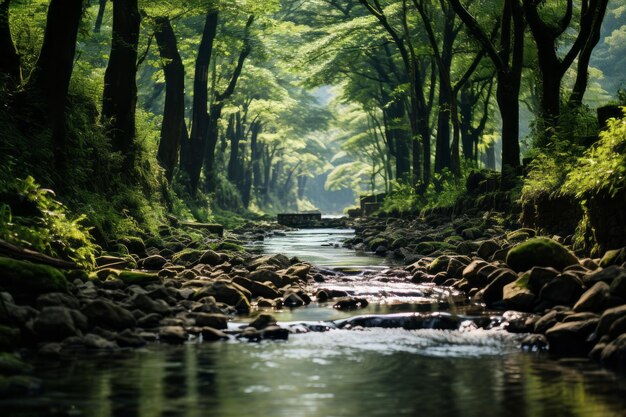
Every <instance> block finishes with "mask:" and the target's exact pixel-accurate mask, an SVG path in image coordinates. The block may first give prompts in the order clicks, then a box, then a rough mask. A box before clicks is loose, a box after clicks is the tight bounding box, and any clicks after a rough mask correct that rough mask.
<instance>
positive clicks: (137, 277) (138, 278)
mask: <svg viewBox="0 0 626 417" xmlns="http://www.w3.org/2000/svg"><path fill="white" fill-rule="evenodd" d="M118 278H119V279H120V280H122V281H123V282H124V284H126V285H145V284H154V283H159V282H161V280H160V278H159V276H158V275H157V274H149V273H147V272H140V271H122V272H120V274H119V275H118Z"/></svg>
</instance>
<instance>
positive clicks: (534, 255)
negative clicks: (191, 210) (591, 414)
mask: <svg viewBox="0 0 626 417" xmlns="http://www.w3.org/2000/svg"><path fill="white" fill-rule="evenodd" d="M354 227H355V228H356V230H357V235H356V237H355V238H353V239H351V240H350V241H348V242H346V244H347V245H349V246H352V247H355V248H356V249H361V250H371V251H373V252H376V253H377V254H379V255H380V256H390V257H393V258H396V259H399V260H402V261H404V262H405V263H406V264H407V265H406V266H398V267H388V268H386V269H384V270H378V271H370V272H368V273H366V274H363V273H361V272H360V271H349V270H344V271H342V270H340V269H339V270H330V269H325V268H319V267H316V266H314V265H310V264H308V263H305V262H301V261H300V260H299V259H297V258H291V259H290V258H287V257H286V256H284V255H280V254H276V255H253V254H250V253H248V252H246V251H245V250H244V249H243V246H242V245H243V244H245V243H246V242H248V241H255V240H256V241H258V240H263V239H265V238H267V237H270V236H276V235H281V234H282V233H283V232H282V231H280V230H276V226H275V225H266V226H259V225H249V226H248V227H245V228H242V229H240V230H237V231H235V232H237V234H234V235H231V236H229V237H227V239H215V238H214V237H212V236H210V235H208V234H206V235H205V236H203V237H202V238H201V239H197V238H196V239H190V238H186V237H185V235H184V233H176V235H169V233H163V234H162V236H158V237H154V236H144V239H138V238H135V239H125V240H123V241H120V242H118V246H117V249H118V253H119V248H120V245H121V246H123V247H124V249H126V250H127V251H128V255H125V256H120V255H119V254H116V255H108V256H102V257H101V258H99V259H98V260H97V261H98V269H97V270H96V271H94V272H91V273H87V272H84V271H60V270H58V269H55V268H52V267H48V266H42V265H34V264H30V263H27V262H22V261H15V260H10V259H0V280H1V281H0V287H1V288H2V292H1V294H0V300H1V304H0V319H1V323H2V326H0V346H1V347H2V350H3V351H5V352H8V353H3V354H1V356H0V358H1V359H0V372H1V374H2V375H3V376H1V377H0V394H2V395H3V396H7V395H22V394H28V393H32V392H37V390H38V389H39V388H40V384H39V382H38V380H37V378H36V375H35V377H33V376H30V375H29V374H28V370H29V366H28V364H27V363H28V361H29V357H31V356H33V355H36V356H38V357H44V356H49V357H58V356H60V355H64V354H68V353H69V354H71V353H72V352H76V351H77V350H80V351H83V350H96V351H102V350H104V351H107V350H110V351H113V350H120V349H133V348H137V347H142V346H145V345H146V344H155V343H166V344H183V343H187V342H196V343H207V342H216V341H220V340H239V341H241V342H257V341H261V340H285V339H287V338H289V335H290V334H293V333H302V332H313V331H315V332H317V331H328V330H331V329H343V330H347V329H351V330H361V329H364V328H369V327H377V328H404V329H408V330H414V329H447V330H455V329H459V328H467V327H468V326H470V327H472V328H483V329H491V328H501V329H507V330H508V331H509V332H514V333H528V335H527V336H526V337H525V338H524V340H523V342H522V345H523V346H524V347H525V348H526V349H529V350H542V349H547V348H548V347H549V349H550V351H551V352H553V353H555V354H557V355H577V356H586V355H589V356H590V357H592V358H593V359H594V360H596V361H598V362H600V363H602V364H603V365H605V366H608V367H611V368H613V369H620V370H623V369H624V366H625V364H626V359H625V358H626V335H625V334H624V332H625V331H626V290H625V289H626V269H625V268H624V262H625V261H626V259H625V258H626V250H624V249H622V250H617V251H612V252H608V253H607V254H606V255H605V256H604V257H603V258H602V259H584V258H583V259H581V258H579V257H577V256H575V255H574V254H573V253H572V252H571V251H570V250H569V249H568V248H567V247H566V246H565V245H563V239H560V238H558V237H554V239H552V238H547V237H537V236H536V233H535V231H533V230H531V229H519V230H510V228H509V227H507V225H506V224H503V222H501V221H500V220H499V219H498V218H496V217H490V216H489V215H485V216H483V217H479V218H461V219H457V220H455V221H453V222H452V223H450V222H449V221H448V222H446V219H444V218H438V217H433V218H430V219H419V220H412V221H406V220H384V221H381V220H380V219H374V220H362V221H357V222H356V223H355V224H354ZM507 229H508V231H507ZM209 248H212V249H209ZM357 279H358V280H359V282H360V283H361V286H360V288H369V289H370V290H368V291H360V292H358V291H354V287H353V286H351V285H350V284H351V282H353V281H354V280H357ZM364 282H365V283H366V284H363V283H364ZM393 291H401V292H402V293H403V295H404V296H405V297H406V296H407V294H409V295H410V296H411V297H414V298H413V299H412V300H411V303H410V307H409V308H408V311H407V308H406V306H405V307H402V306H400V307H399V310H400V312H399V313H397V314H376V312H375V311H374V312H372V311H371V310H370V309H369V308H370V307H371V305H372V304H380V303H381V298H382V297H384V298H385V300H386V302H389V300H390V299H391V300H392V301H391V304H393ZM405 300H406V299H405ZM420 300H422V301H423V302H420ZM433 300H436V303H434V302H433ZM312 302H313V303H318V304H319V303H321V304H324V305H332V306H333V307H334V308H335V309H336V310H340V311H343V310H352V311H363V314H355V315H353V316H352V317H349V318H345V319H341V320H323V321H316V322H300V323H281V322H277V320H276V318H275V317H274V316H275V315H276V316H278V313H279V312H280V311H283V310H285V309H292V308H299V307H303V306H306V305H309V304H310V303H312ZM368 306H370V307H368ZM420 306H421V307H420ZM451 307H453V308H451ZM441 308H445V309H447V310H448V311H444V312H441V311H433V310H439V309H441ZM259 311H262V312H263V314H258V312H259ZM250 313H255V314H254V318H250V317H251V316H250ZM387 313H388V312H387Z"/></svg>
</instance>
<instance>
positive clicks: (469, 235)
mask: <svg viewBox="0 0 626 417" xmlns="http://www.w3.org/2000/svg"><path fill="white" fill-rule="evenodd" d="M482 235H483V232H482V230H480V229H479V228H477V227H469V228H467V229H464V230H463V231H461V237H463V239H465V240H476V239H478V238H480V237H481V236H482Z"/></svg>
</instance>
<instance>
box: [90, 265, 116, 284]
mask: <svg viewBox="0 0 626 417" xmlns="http://www.w3.org/2000/svg"><path fill="white" fill-rule="evenodd" d="M119 274H120V271H118V270H117V269H113V268H103V269H99V270H98V271H96V272H95V274H90V275H89V279H96V280H98V281H104V280H106V279H107V278H108V277H110V276H114V277H117V276H118V275H119Z"/></svg>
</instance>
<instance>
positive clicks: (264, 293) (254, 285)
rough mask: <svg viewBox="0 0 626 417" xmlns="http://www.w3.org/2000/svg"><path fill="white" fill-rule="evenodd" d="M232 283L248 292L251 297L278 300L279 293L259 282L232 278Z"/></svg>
mask: <svg viewBox="0 0 626 417" xmlns="http://www.w3.org/2000/svg"><path fill="white" fill-rule="evenodd" d="M233 283H235V284H237V285H240V286H242V287H243V288H245V289H247V290H248V291H250V293H251V294H252V297H254V298H256V297H262V298H268V299H271V300H273V299H276V298H280V293H279V292H278V291H276V290H275V289H273V288H272V287H270V286H268V285H265V284H263V283H261V282H257V281H251V280H249V279H247V278H243V277H235V278H233Z"/></svg>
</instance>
